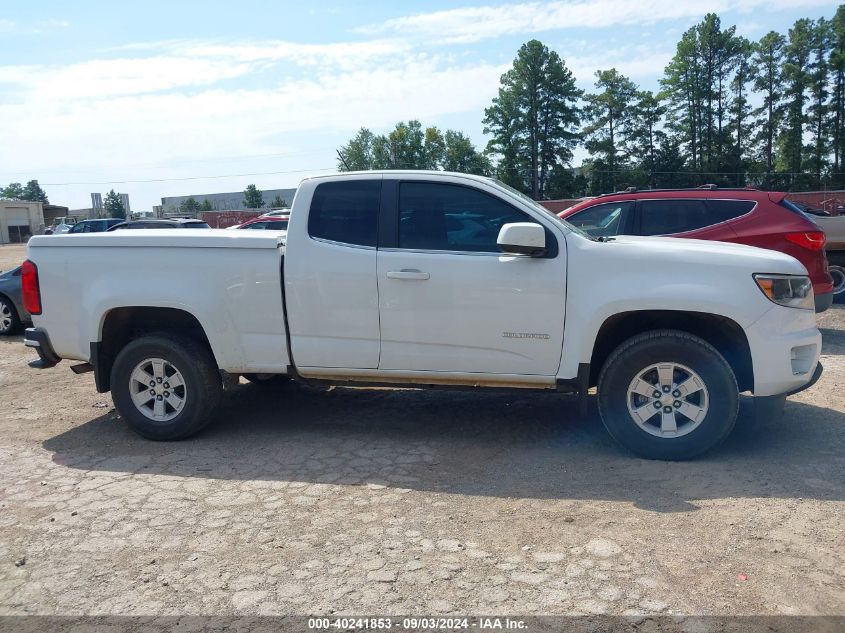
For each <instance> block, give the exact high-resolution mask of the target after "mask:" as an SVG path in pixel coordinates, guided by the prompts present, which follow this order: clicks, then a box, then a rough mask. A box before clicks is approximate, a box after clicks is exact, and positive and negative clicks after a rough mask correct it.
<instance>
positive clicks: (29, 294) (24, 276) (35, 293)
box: [21, 260, 41, 314]
mask: <svg viewBox="0 0 845 633" xmlns="http://www.w3.org/2000/svg"><path fill="white" fill-rule="evenodd" d="M21 295H22V297H23V307H24V309H25V310H26V311H27V312H29V313H30V314H41V288H40V287H39V285H38V267H37V266H36V265H35V264H33V263H32V262H31V261H29V260H26V261H25V262H24V263H23V265H22V266H21Z"/></svg>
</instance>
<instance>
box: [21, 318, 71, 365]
mask: <svg viewBox="0 0 845 633" xmlns="http://www.w3.org/2000/svg"><path fill="white" fill-rule="evenodd" d="M23 344H24V345H26V346H27V347H32V348H33V349H35V351H36V352H38V360H37V361H33V362H31V363H30V364H29V366H30V367H34V368H36V369H47V368H48V367H53V366H55V365H57V364H58V363H59V361H61V360H62V359H61V358H59V356H58V354H56V351H55V350H54V349H53V345H52V343H50V336H49V335H48V334H47V330H44V329H42V328H39V327H30V328H27V329H26V332H24V335H23Z"/></svg>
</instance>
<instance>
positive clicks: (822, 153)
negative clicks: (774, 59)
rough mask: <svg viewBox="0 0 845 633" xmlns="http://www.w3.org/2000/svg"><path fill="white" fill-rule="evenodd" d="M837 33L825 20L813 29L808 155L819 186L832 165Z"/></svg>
mask: <svg viewBox="0 0 845 633" xmlns="http://www.w3.org/2000/svg"><path fill="white" fill-rule="evenodd" d="M833 39H834V31H833V24H832V22H830V21H828V20H825V19H824V18H821V19H819V20H817V21H816V22H815V23H814V24H813V26H812V39H811V43H812V60H811V61H810V65H809V69H808V79H809V84H810V85H809V89H810V107H809V108H808V117H807V118H808V121H807V128H808V129H807V132H809V134H810V135H811V136H812V143H811V144H810V146H809V148H808V150H809V151H808V152H807V161H806V163H807V165H806V168H807V169H808V170H809V171H810V172H812V173H813V174H814V175H815V177H816V186H817V187H821V185H822V172H824V171H825V170H826V168H827V165H828V155H829V150H830V144H831V143H830V131H829V130H828V125H829V117H828V111H829V109H830V107H831V106H830V104H829V103H828V97H829V93H828V88H829V80H830V61H831V60H830V57H831V48H832V46H833Z"/></svg>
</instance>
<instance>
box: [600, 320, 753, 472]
mask: <svg viewBox="0 0 845 633" xmlns="http://www.w3.org/2000/svg"><path fill="white" fill-rule="evenodd" d="M598 404H599V412H600V413H601V418H602V422H604V425H605V427H606V428H607V430H608V432H609V433H610V434H611V436H613V438H614V439H615V440H616V441H617V442H619V443H620V444H621V445H622V446H624V447H625V448H627V449H628V450H630V451H632V452H633V453H636V454H637V455H640V456H641V457H645V458H647V459H667V460H683V459H691V458H693V457H695V456H697V455H700V454H701V453H704V452H706V451H708V450H710V449H711V448H713V447H715V446H716V445H718V444H719V443H721V442H722V441H723V440H724V439H725V438H726V437H727V436H728V434H729V433H730V432H731V430H732V429H733V427H734V424H735V423H736V418H737V412H738V409H739V389H738V387H737V383H736V377H735V375H734V373H733V370H732V369H731V367H730V365H728V363H727V361H726V360H725V359H724V357H723V356H722V355H721V354H720V353H719V352H718V351H717V350H716V349H715V348H714V347H713V346H712V345H710V344H709V343H707V342H706V341H704V340H703V339H701V338H699V337H697V336H693V335H692V334H688V333H686V332H680V331H677V330H656V331H653V332H646V333H644V334H640V335H638V336H635V337H633V338H631V339H629V340H628V341H626V342H625V343H623V344H622V345H620V346H619V347H618V348H617V349H616V351H614V352H613V353H612V354H611V356H610V358H608V360H607V362H606V363H605V365H604V367H603V368H602V371H601V375H600V376H599V384H598Z"/></svg>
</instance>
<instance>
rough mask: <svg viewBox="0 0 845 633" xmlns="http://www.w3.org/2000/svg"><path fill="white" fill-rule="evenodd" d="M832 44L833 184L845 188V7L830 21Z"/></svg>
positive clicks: (831, 123) (831, 120)
mask: <svg viewBox="0 0 845 633" xmlns="http://www.w3.org/2000/svg"><path fill="white" fill-rule="evenodd" d="M831 25H832V26H831V30H832V32H833V33H832V40H833V41H832V43H831V49H832V50H831V53H830V74H831V78H832V91H831V98H830V108H831V115H830V127H831V132H830V139H831V145H832V150H833V169H832V171H833V174H832V175H833V183H834V186H836V187H843V186H845V174H843V173H842V172H843V171H845V165H843V163H845V5H839V8H838V9H837V10H836V14H835V15H834V16H833V20H831Z"/></svg>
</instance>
